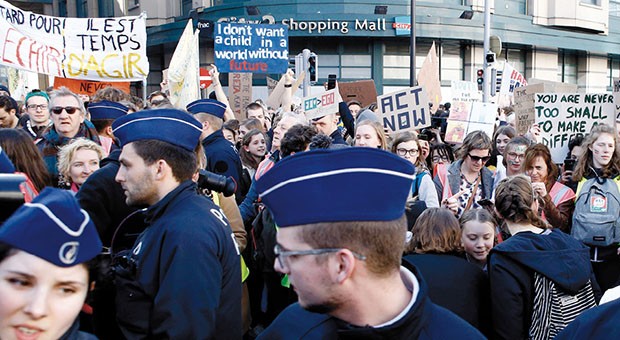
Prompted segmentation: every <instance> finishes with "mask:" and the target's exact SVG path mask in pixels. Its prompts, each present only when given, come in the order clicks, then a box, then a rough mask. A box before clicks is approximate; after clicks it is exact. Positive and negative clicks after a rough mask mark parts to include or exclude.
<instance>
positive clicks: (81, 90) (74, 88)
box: [54, 77, 130, 96]
mask: <svg viewBox="0 0 620 340" xmlns="http://www.w3.org/2000/svg"><path fill="white" fill-rule="evenodd" d="M129 85H130V83H129V82H128V81H123V82H110V81H92V80H81V79H70V78H60V77H56V78H54V88H55V89H57V88H59V87H61V86H64V87H66V88H68V89H69V90H71V92H73V93H77V94H85V95H88V96H92V95H94V94H95V93H96V92H97V91H98V90H100V89H103V88H106V87H116V88H117V89H119V90H121V91H123V92H125V93H127V94H129Z"/></svg>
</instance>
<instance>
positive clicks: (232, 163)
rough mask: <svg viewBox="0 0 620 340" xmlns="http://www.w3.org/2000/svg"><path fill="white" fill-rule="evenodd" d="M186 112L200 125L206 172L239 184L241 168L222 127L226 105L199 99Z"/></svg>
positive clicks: (233, 147) (237, 155) (235, 152)
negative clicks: (230, 178)
mask: <svg viewBox="0 0 620 340" xmlns="http://www.w3.org/2000/svg"><path fill="white" fill-rule="evenodd" d="M186 108H187V111H189V112H190V113H192V114H193V115H194V118H196V119H197V120H198V121H199V122H200V123H202V134H201V135H200V140H201V141H202V147H203V149H204V152H205V155H206V156H207V166H206V167H205V169H206V170H207V171H211V172H214V173H216V174H219V175H224V176H226V177H232V178H234V179H235V182H236V183H239V177H240V176H241V172H242V171H243V168H242V166H241V158H239V154H238V153H237V150H236V149H235V146H234V145H233V144H232V143H231V142H229V141H228V140H227V139H226V138H224V134H223V133H222V125H223V124H224V120H223V118H224V112H226V105H225V104H224V103H222V102H219V101H217V100H214V99H199V100H196V101H193V102H191V103H189V104H188V105H187V107H186Z"/></svg>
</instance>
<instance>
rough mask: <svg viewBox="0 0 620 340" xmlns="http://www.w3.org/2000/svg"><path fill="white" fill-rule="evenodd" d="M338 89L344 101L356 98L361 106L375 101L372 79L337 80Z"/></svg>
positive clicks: (375, 95) (374, 88)
mask: <svg viewBox="0 0 620 340" xmlns="http://www.w3.org/2000/svg"><path fill="white" fill-rule="evenodd" d="M338 90H339V91H340V96H341V97H342V100H343V101H344V102H345V103H348V102H349V101H351V100H357V101H358V102H360V103H361V104H362V107H367V106H368V105H370V104H372V103H376V100H377V87H376V86H375V81H374V80H372V79H370V80H358V81H349V82H338Z"/></svg>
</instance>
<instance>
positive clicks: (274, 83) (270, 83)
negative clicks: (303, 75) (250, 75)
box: [266, 77, 278, 95]
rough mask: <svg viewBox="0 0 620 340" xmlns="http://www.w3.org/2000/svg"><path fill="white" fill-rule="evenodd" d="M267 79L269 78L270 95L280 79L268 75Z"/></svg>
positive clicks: (268, 89)
mask: <svg viewBox="0 0 620 340" xmlns="http://www.w3.org/2000/svg"><path fill="white" fill-rule="evenodd" d="M266 79H267V93H268V94H269V95H270V94H271V92H273V89H275V88H276V85H278V81H277V80H275V79H273V78H271V77H266Z"/></svg>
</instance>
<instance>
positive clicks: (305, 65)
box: [301, 48, 310, 97]
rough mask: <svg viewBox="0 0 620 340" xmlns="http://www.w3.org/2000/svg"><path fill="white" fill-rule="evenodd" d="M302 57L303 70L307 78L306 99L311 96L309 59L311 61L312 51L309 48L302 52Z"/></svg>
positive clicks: (305, 78)
mask: <svg viewBox="0 0 620 340" xmlns="http://www.w3.org/2000/svg"><path fill="white" fill-rule="evenodd" d="M301 55H302V58H303V61H302V65H303V70H304V72H306V76H305V77H304V81H303V84H304V97H308V96H309V95H310V74H308V59H310V50H309V49H307V48H304V49H303V51H301Z"/></svg>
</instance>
